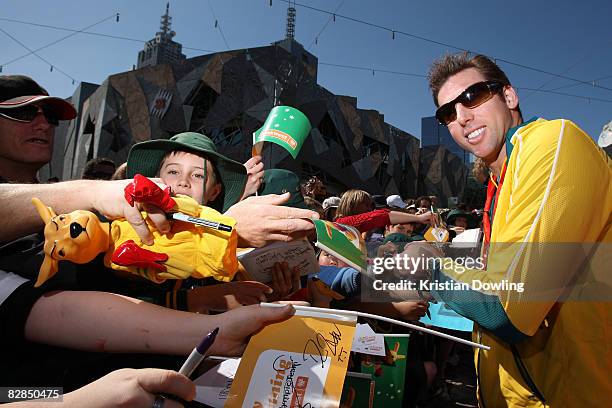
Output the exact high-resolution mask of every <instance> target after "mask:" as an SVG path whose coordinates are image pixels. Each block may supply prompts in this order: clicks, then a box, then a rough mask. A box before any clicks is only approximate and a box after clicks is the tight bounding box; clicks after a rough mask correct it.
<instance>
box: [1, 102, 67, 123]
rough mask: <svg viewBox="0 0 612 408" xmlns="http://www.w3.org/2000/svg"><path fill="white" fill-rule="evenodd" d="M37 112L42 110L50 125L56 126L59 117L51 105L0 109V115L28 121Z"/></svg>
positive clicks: (19, 120) (30, 120) (31, 119)
mask: <svg viewBox="0 0 612 408" xmlns="http://www.w3.org/2000/svg"><path fill="white" fill-rule="evenodd" d="M39 112H42V114H43V115H45V118H46V119H47V122H49V124H50V125H53V126H57V125H58V124H59V118H58V117H57V114H56V113H55V111H54V110H53V109H51V107H49V106H47V105H42V106H38V105H27V106H22V107H21V108H13V109H0V116H3V117H5V118H7V119H10V120H14V121H17V122H23V123H30V122H32V121H33V120H34V118H36V116H37V115H38V113H39Z"/></svg>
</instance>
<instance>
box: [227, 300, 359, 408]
mask: <svg viewBox="0 0 612 408" xmlns="http://www.w3.org/2000/svg"><path fill="white" fill-rule="evenodd" d="M321 316H323V317H321ZM355 323H356V319H355V318H353V317H346V316H335V315H329V314H327V315H326V314H318V315H317V316H310V315H308V313H305V312H299V313H296V315H294V316H293V317H291V318H290V319H289V320H286V321H284V322H281V323H276V324H271V325H268V326H266V327H264V329H263V330H262V331H261V332H259V333H258V334H256V335H255V336H253V337H252V338H251V340H250V342H249V344H248V346H247V349H246V351H245V352H244V355H243V357H242V361H241V364H240V367H238V371H237V373H236V376H235V378H234V382H233V383H232V387H231V390H230V392H229V396H228V398H227V402H226V405H225V406H226V407H230V408H231V407H262V408H263V407H329V406H338V404H339V401H340V395H341V393H342V385H343V383H344V377H345V375H346V369H347V365H348V359H349V353H350V351H351V343H352V340H353V335H354V332H355Z"/></svg>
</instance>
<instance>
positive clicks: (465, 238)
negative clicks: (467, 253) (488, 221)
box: [451, 228, 482, 248]
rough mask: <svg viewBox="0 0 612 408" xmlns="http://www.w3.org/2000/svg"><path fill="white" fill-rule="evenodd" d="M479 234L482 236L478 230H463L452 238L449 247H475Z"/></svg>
mask: <svg viewBox="0 0 612 408" xmlns="http://www.w3.org/2000/svg"><path fill="white" fill-rule="evenodd" d="M480 234H482V231H481V230H480V228H474V229H469V230H465V231H463V232H462V233H461V234H458V235H457V236H456V237H455V238H453V242H452V244H451V246H453V247H460V248H470V247H475V246H477V245H478V242H479V241H480Z"/></svg>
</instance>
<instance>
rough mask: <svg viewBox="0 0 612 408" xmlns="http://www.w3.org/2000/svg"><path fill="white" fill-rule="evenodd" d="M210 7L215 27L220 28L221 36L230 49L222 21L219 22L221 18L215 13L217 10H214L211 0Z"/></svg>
mask: <svg viewBox="0 0 612 408" xmlns="http://www.w3.org/2000/svg"><path fill="white" fill-rule="evenodd" d="M208 7H209V8H210V12H211V13H212V15H213V17H214V19H215V28H217V29H219V33H221V38H223V42H224V43H225V47H226V48H227V49H228V50H229V49H230V46H229V44H228V43H227V39H226V38H225V34H223V30H222V29H221V23H219V19H218V18H217V15H216V14H215V10H213V7H212V4H211V3H210V0H208Z"/></svg>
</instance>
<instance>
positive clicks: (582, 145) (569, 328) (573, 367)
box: [433, 119, 612, 408]
mask: <svg viewBox="0 0 612 408" xmlns="http://www.w3.org/2000/svg"><path fill="white" fill-rule="evenodd" d="M506 150H507V168H506V175H505V180H504V182H503V185H502V187H501V190H500V191H499V195H498V202H497V208H496V211H495V217H494V218H493V222H492V228H491V245H490V247H489V250H488V261H487V268H486V270H478V269H472V270H467V271H465V272H463V273H458V272H456V270H455V269H453V268H444V269H438V270H436V271H435V272H434V276H433V279H434V280H435V279H437V280H438V281H440V282H444V281H451V282H450V283H453V282H461V283H468V284H470V283H472V281H473V280H478V281H480V282H487V283H497V284H500V283H504V281H505V286H498V288H497V289H496V290H491V289H490V288H489V290H488V291H486V292H485V291H483V290H478V291H476V290H473V287H472V289H471V290H466V291H433V294H434V296H435V297H438V298H440V299H442V300H444V301H446V302H447V304H449V306H450V307H452V308H453V309H454V310H455V311H457V312H458V313H460V314H462V315H463V316H465V317H467V318H470V319H472V320H474V321H475V322H476V324H475V329H474V333H473V337H474V340H475V341H478V342H481V343H483V344H485V345H487V346H490V347H491V349H490V350H488V351H483V350H476V352H475V363H476V369H477V372H478V383H479V389H478V399H479V403H480V405H481V406H484V407H487V408H496V407H505V406H513V407H514V406H520V407H523V406H526V407H540V406H550V407H598V406H604V405H609V404H610V402H609V399H610V398H612V308H611V305H612V302H611V301H612V295H611V290H612V273H611V270H610V265H612V262H611V260H612V259H611V258H612V253H611V252H612V251H610V248H611V247H610V243H611V242H612V233H611V231H610V224H611V216H610V215H611V213H612V187H611V183H612V162H611V160H610V158H609V157H608V156H607V154H606V153H605V152H604V151H603V150H602V149H600V148H598V147H597V146H596V144H595V143H594V141H593V140H592V139H591V138H590V137H589V136H588V135H586V134H585V133H584V132H583V131H582V130H581V129H580V128H578V127H577V126H576V125H575V124H574V123H572V122H570V121H568V120H564V119H560V120H552V121H547V120H543V119H537V120H536V119H533V120H531V121H529V122H527V123H524V124H523V125H521V126H519V127H517V128H513V129H511V130H510V131H509V132H508V134H507V136H506ZM510 283H513V284H514V286H512V285H510ZM519 283H522V284H523V285H522V287H523V291H522V292H521V291H519V290H516V289H517V288H518V287H519V286H518V285H517V284H519Z"/></svg>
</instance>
